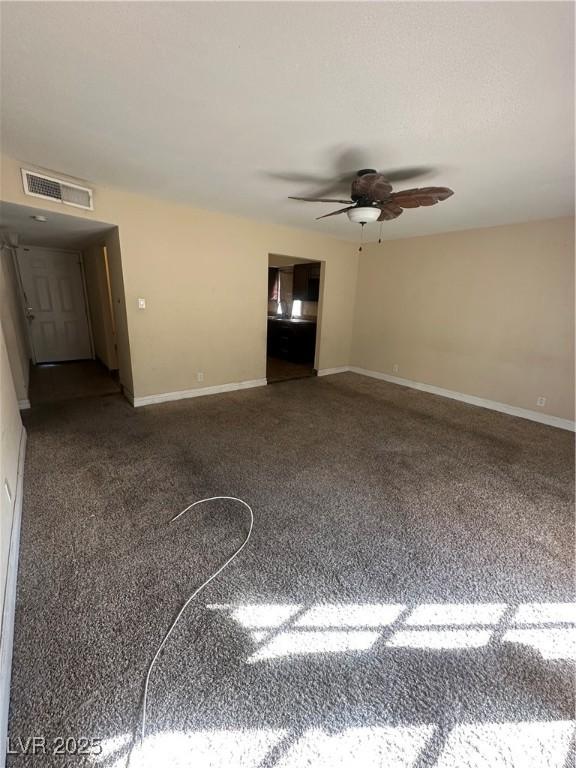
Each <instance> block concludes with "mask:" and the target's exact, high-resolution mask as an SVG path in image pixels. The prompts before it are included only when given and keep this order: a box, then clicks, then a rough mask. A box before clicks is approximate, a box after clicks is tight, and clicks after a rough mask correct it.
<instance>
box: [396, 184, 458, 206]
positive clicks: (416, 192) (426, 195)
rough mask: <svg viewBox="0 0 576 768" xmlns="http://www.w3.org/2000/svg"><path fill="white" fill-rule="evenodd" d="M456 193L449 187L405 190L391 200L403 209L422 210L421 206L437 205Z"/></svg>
mask: <svg viewBox="0 0 576 768" xmlns="http://www.w3.org/2000/svg"><path fill="white" fill-rule="evenodd" d="M453 194H454V192H453V191H452V190H451V189H448V187H421V188H420V189H404V190H402V191H401V192H395V193H394V194H392V195H390V200H391V201H392V202H394V203H395V204H396V205H399V206H400V207H401V208H420V207H421V206H429V205H436V203H440V202H442V200H447V199H448V198H449V197H452V195H453Z"/></svg>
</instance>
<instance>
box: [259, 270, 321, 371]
mask: <svg viewBox="0 0 576 768" xmlns="http://www.w3.org/2000/svg"><path fill="white" fill-rule="evenodd" d="M321 266H322V265H321V262H319V261H305V260H303V259H296V258H291V257H288V256H274V255H270V256H269V257H268V325H267V343H266V378H267V381H268V383H269V384H273V383H276V382H279V381H288V380H290V379H301V378H307V377H309V376H316V373H317V371H316V362H315V361H316V356H317V336H318V334H317V330H318V319H319V313H318V307H319V302H320V276H321Z"/></svg>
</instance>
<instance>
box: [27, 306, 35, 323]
mask: <svg viewBox="0 0 576 768" xmlns="http://www.w3.org/2000/svg"><path fill="white" fill-rule="evenodd" d="M26 317H27V318H28V320H34V309H33V308H32V307H26Z"/></svg>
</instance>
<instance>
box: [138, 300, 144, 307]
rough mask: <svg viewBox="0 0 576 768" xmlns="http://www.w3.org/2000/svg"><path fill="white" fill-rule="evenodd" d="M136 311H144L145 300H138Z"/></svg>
mask: <svg viewBox="0 0 576 768" xmlns="http://www.w3.org/2000/svg"><path fill="white" fill-rule="evenodd" d="M138 309H146V299H138Z"/></svg>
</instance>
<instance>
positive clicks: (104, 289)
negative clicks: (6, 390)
mask: <svg viewBox="0 0 576 768" xmlns="http://www.w3.org/2000/svg"><path fill="white" fill-rule="evenodd" d="M30 211H32V213H30ZM32 222H34V223H32ZM45 224H46V225H47V226H42V225H45ZM2 225H3V226H2V230H3V237H2V262H3V273H4V275H5V280H6V282H7V286H6V290H8V291H9V292H10V291H11V292H13V294H14V296H13V298H14V301H13V304H14V306H15V307H16V308H17V311H19V313H20V320H21V322H20V326H21V327H22V329H23V337H24V338H23V345H24V346H25V348H26V353H27V357H28V359H29V364H30V367H29V377H28V382H27V383H28V387H27V390H28V398H27V402H26V404H27V405H28V406H31V407H34V406H36V405H40V404H46V403H51V402H57V401H62V400H69V399H73V398H81V397H94V396H101V395H108V394H116V393H120V392H121V391H122V390H123V386H122V384H123V381H124V382H125V381H129V382H131V371H129V370H126V368H127V367H128V366H127V363H128V365H129V353H128V355H126V354H124V355H121V354H119V346H124V347H125V348H127V338H124V337H126V336H127V334H126V333H123V334H122V333H121V334H120V335H121V336H122V338H119V329H120V330H122V326H123V324H122V323H119V322H118V312H120V313H121V312H122V311H125V307H124V300H123V283H122V270H121V265H120V263H119V259H120V252H119V239H118V234H117V228H115V227H113V226H111V225H110V224H105V223H103V222H94V221H87V220H86V219H82V218H76V217H73V216H67V215H62V214H54V213H52V212H46V213H44V212H43V211H38V209H29V208H28V207H26V206H18V205H8V204H4V205H3V206H2ZM38 225H40V226H38ZM110 250H111V251H112V258H111V256H110ZM10 262H11V263H10ZM114 262H118V263H114ZM15 325H16V324H15ZM122 358H123V360H122ZM122 362H123V363H124V368H125V370H124V371H122V370H121V368H122ZM122 374H123V375H122ZM130 390H131V387H130ZM128 394H129V393H128Z"/></svg>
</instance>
